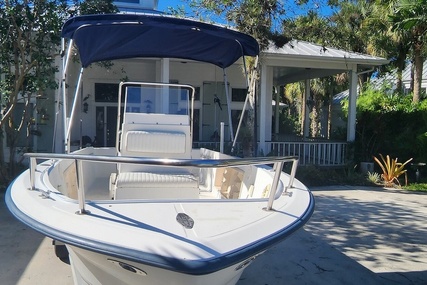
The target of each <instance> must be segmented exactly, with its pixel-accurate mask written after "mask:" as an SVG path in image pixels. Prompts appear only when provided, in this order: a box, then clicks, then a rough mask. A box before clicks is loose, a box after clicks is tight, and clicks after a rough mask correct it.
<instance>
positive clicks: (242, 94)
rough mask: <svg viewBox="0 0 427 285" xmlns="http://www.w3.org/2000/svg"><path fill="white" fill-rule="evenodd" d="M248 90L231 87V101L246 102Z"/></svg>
mask: <svg viewBox="0 0 427 285" xmlns="http://www.w3.org/2000/svg"><path fill="white" fill-rule="evenodd" d="M246 94H247V90H246V88H232V89H231V101H233V102H245V100H246Z"/></svg>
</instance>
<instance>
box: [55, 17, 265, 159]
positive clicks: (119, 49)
mask: <svg viewBox="0 0 427 285" xmlns="http://www.w3.org/2000/svg"><path fill="white" fill-rule="evenodd" d="M61 35H62V37H63V39H64V40H63V41H65V39H68V40H69V43H68V52H67V53H66V56H67V57H66V58H65V60H64V63H63V72H62V83H61V85H60V89H59V92H60V94H61V93H62V103H63V113H64V115H63V117H64V121H63V126H64V127H63V128H64V142H65V146H66V151H67V152H69V151H70V133H71V122H73V119H74V115H75V110H76V108H77V101H78V100H77V99H78V97H79V96H78V94H79V92H80V87H81V80H82V75H83V70H84V68H86V67H88V66H89V65H90V64H91V63H94V62H99V61H105V60H114V59H126V58H178V59H188V60H196V61H200V62H206V63H211V64H214V65H216V66H218V67H221V68H223V69H224V70H225V68H227V67H229V66H230V65H232V64H233V63H234V62H236V61H237V60H238V59H239V58H241V57H245V56H257V55H258V54H259V45H258V42H257V41H256V40H255V39H254V38H253V37H251V36H249V35H246V34H243V33H240V32H238V31H235V30H232V29H228V28H225V27H222V26H219V25H213V24H207V23H203V22H199V21H195V20H190V19H184V18H176V17H171V16H166V15H162V14H104V15H85V16H78V17H74V18H71V19H69V20H68V21H67V22H66V23H65V24H64V26H63V29H62V34H61ZM63 45H64V46H65V44H63ZM73 46H76V47H77V49H78V53H79V56H80V61H81V64H82V68H81V71H80V75H79V79H78V80H79V81H78V83H77V88H76V92H75V95H74V102H73V106H72V108H71V114H70V116H68V114H67V110H68V108H67V99H66V98H67V95H66V74H67V69H68V65H69V62H70V60H69V59H70V57H71V55H72V48H73ZM224 74H225V73H224ZM225 80H227V79H226V77H225ZM228 96H229V95H228V94H227V97H228ZM58 104H59V102H58ZM229 117H230V120H231V111H229ZM229 125H230V127H231V125H232V124H231V123H230V124H229ZM230 132H231V136H232V137H233V134H232V129H230Z"/></svg>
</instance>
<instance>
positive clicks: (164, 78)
mask: <svg viewBox="0 0 427 285" xmlns="http://www.w3.org/2000/svg"><path fill="white" fill-rule="evenodd" d="M169 63H170V59H169V58H162V59H161V60H160V82H162V83H169V66H170V64H169Z"/></svg>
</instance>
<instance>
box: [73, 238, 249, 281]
mask: <svg viewBox="0 0 427 285" xmlns="http://www.w3.org/2000/svg"><path fill="white" fill-rule="evenodd" d="M67 249H68V251H69V254H70V263H71V266H72V272H73V278H74V284H76V285H89V284H91V285H121V284H123V285H124V284H140V285H166V284H174V285H189V284H192V285H233V284H236V283H237V281H238V280H239V278H240V276H241V275H242V273H243V270H244V269H245V268H246V267H247V266H248V265H249V264H250V263H251V261H252V260H253V259H254V258H251V259H249V261H247V262H244V264H242V265H240V266H239V264H237V265H235V266H231V267H229V268H225V269H223V270H220V271H217V272H214V273H211V274H205V275H189V274H183V273H179V272H174V271H170V270H165V269H161V268H158V267H153V266H148V265H145V264H139V263H136V262H132V261H125V260H122V259H120V258H115V257H109V256H106V255H103V254H99V253H96V252H93V251H88V250H84V249H81V248H78V247H74V246H67ZM238 267H239V268H238Z"/></svg>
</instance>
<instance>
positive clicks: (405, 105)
mask: <svg viewBox="0 0 427 285" xmlns="http://www.w3.org/2000/svg"><path fill="white" fill-rule="evenodd" d="M411 98H412V97H411V94H408V95H403V94H398V93H392V92H391V90H390V88H388V87H387V86H383V87H382V88H381V89H379V90H375V89H374V88H372V87H369V86H368V87H366V88H365V90H364V91H362V92H361V94H360V95H359V97H358V99H357V125H356V140H355V146H354V147H355V152H354V154H355V160H356V161H355V162H356V163H357V162H359V161H370V160H371V158H372V156H374V155H376V154H378V153H379V152H383V153H388V154H390V155H391V156H393V157H401V158H405V159H408V158H410V157H413V158H414V159H415V160H416V161H420V162H425V161H427V135H426V133H427V100H423V101H421V102H420V103H419V104H414V103H413V102H412V99H411ZM347 108H348V102H344V103H343V110H344V113H345V114H347Z"/></svg>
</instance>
